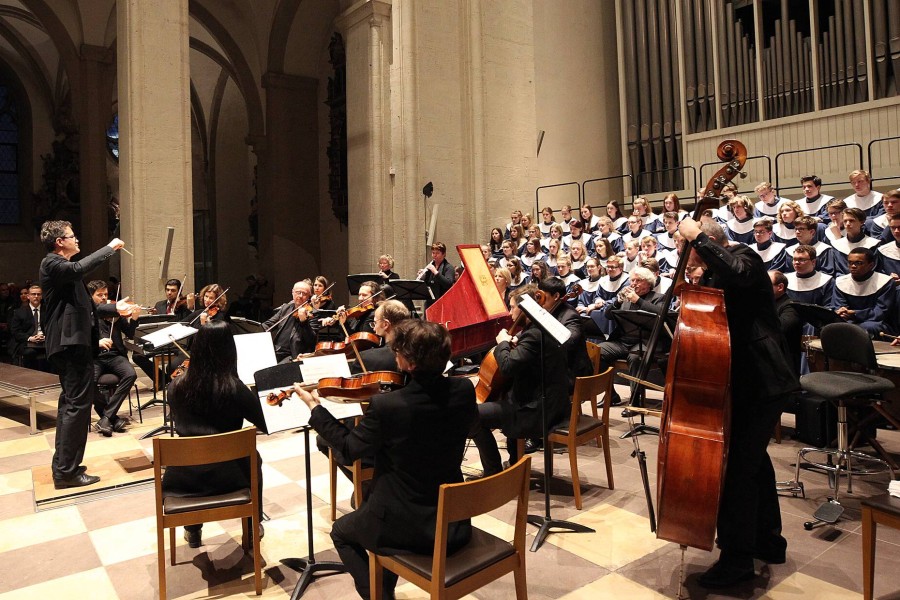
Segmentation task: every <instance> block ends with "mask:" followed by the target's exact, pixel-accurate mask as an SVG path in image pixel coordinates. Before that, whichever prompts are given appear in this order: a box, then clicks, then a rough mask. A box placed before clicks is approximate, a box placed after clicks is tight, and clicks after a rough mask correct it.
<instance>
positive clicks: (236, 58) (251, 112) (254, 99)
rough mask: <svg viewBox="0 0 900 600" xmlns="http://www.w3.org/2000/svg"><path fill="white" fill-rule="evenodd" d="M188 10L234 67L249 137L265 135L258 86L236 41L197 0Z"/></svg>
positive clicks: (191, 0)
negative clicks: (245, 110) (244, 106)
mask: <svg viewBox="0 0 900 600" xmlns="http://www.w3.org/2000/svg"><path fill="white" fill-rule="evenodd" d="M188 10H189V12H190V15H191V16H192V17H194V18H195V19H197V22H198V23H200V24H201V25H202V26H203V27H204V28H205V29H206V30H207V31H209V33H210V34H211V35H212V36H213V37H214V38H215V39H216V41H217V42H219V44H220V45H221V46H222V49H223V50H224V51H225V55H226V56H227V57H228V60H229V62H230V63H231V65H232V67H233V69H234V73H235V83H236V84H237V86H238V89H239V90H240V91H241V95H242V96H243V97H244V102H245V103H246V105H247V121H248V123H249V124H250V126H249V130H250V131H249V137H251V138H255V137H257V136H263V135H265V131H266V127H265V119H264V118H263V108H262V100H261V99H260V96H259V86H258V85H257V84H256V82H255V81H254V79H253V72H252V71H251V69H250V65H249V64H248V63H247V59H246V58H245V57H244V54H243V53H242V52H241V49H240V47H239V46H238V44H237V42H235V40H234V38H233V37H232V36H231V34H229V33H228V30H227V29H226V28H225V27H224V26H223V25H222V24H221V23H220V22H219V21H218V20H217V19H216V18H215V17H214V16H213V15H212V13H211V12H210V11H209V10H207V9H206V8H205V7H203V6H202V5H201V4H200V3H199V2H198V1H197V0H190V3H189V6H188Z"/></svg>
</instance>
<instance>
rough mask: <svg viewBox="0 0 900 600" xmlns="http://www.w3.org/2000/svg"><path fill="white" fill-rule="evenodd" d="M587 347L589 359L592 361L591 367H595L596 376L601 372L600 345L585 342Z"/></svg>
mask: <svg viewBox="0 0 900 600" xmlns="http://www.w3.org/2000/svg"><path fill="white" fill-rule="evenodd" d="M584 344H585V346H587V353H588V358H590V359H591V365H592V366H593V367H594V375H596V374H597V373H599V372H600V356H601V355H600V345H599V344H595V343H594V342H587V341H586V342H585V343H584Z"/></svg>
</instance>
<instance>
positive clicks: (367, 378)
mask: <svg viewBox="0 0 900 600" xmlns="http://www.w3.org/2000/svg"><path fill="white" fill-rule="evenodd" d="M404 385H406V376H405V375H404V374H403V373H397V372H395V371H371V372H369V373H363V374H361V375H355V376H353V377H323V378H322V379H320V380H319V382H318V383H316V384H311V385H309V386H304V387H308V388H309V389H315V390H317V391H318V392H319V395H320V396H326V397H330V398H340V399H343V400H354V401H359V400H368V399H369V398H371V397H372V396H374V395H375V394H378V393H380V392H386V391H391V390H395V389H398V388H401V387H403V386H404ZM293 393H294V388H288V389H285V390H281V391H280V392H277V393H276V392H270V393H269V395H268V396H266V403H267V404H268V405H269V406H281V405H282V403H283V402H284V401H285V400H289V399H290V397H291V395H292V394H293Z"/></svg>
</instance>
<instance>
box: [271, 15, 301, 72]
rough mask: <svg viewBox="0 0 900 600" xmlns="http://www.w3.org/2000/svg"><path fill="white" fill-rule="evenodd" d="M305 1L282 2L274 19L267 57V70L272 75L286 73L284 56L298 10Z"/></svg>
mask: <svg viewBox="0 0 900 600" xmlns="http://www.w3.org/2000/svg"><path fill="white" fill-rule="evenodd" d="M302 1H303V0H280V2H279V3H278V6H277V7H276V8H275V14H274V15H273V17H272V29H271V30H270V31H269V51H268V56H267V57H266V70H267V71H268V72H270V73H284V54H285V52H286V51H287V43H288V37H289V36H290V34H291V28H292V27H293V24H294V17H295V16H296V14H297V8H299V6H300V3H301V2H302Z"/></svg>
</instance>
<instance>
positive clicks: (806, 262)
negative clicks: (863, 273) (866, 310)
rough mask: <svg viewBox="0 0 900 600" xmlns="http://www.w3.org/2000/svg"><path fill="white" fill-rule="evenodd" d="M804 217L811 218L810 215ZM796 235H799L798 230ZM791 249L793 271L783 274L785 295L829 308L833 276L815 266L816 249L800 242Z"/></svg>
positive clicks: (831, 297) (831, 299)
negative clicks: (785, 288) (785, 287)
mask: <svg viewBox="0 0 900 600" xmlns="http://www.w3.org/2000/svg"><path fill="white" fill-rule="evenodd" d="M806 218H810V219H811V218H812V217H806ZM798 229H799V226H798ZM797 237H800V234H799V231H798V234H797ZM819 243H820V244H821V243H822V242H819ZM793 250H794V252H793V258H792V259H791V263H792V264H793V267H794V271H793V272H792V273H787V274H786V275H785V277H786V278H787V295H788V296H790V298H791V300H794V301H795V302H804V303H806V304H817V305H819V306H824V307H826V308H831V303H832V301H833V299H834V278H833V277H832V276H831V275H829V274H828V273H823V272H822V271H819V270H818V269H817V268H816V266H817V262H818V261H817V260H816V258H817V256H818V249H817V248H816V247H814V246H809V245H807V244H802V243H801V244H799V245H797V246H793Z"/></svg>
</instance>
